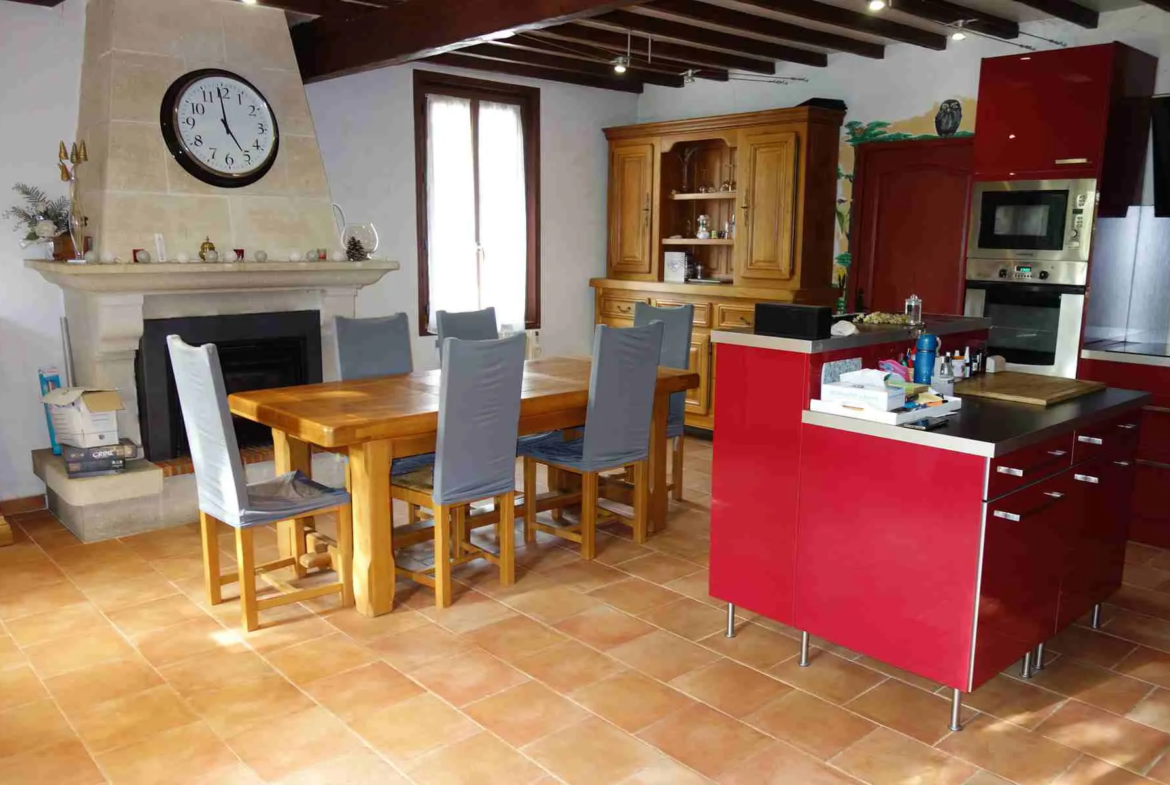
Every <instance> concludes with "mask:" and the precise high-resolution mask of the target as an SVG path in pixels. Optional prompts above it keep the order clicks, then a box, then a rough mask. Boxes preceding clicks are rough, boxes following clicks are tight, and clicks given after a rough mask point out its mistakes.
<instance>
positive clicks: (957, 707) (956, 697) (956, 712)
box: [951, 690, 963, 731]
mask: <svg viewBox="0 0 1170 785" xmlns="http://www.w3.org/2000/svg"><path fill="white" fill-rule="evenodd" d="M962 716H963V693H961V692H959V691H958V690H953V691H952V692H951V730H954V731H960V730H962V729H963V722H962Z"/></svg>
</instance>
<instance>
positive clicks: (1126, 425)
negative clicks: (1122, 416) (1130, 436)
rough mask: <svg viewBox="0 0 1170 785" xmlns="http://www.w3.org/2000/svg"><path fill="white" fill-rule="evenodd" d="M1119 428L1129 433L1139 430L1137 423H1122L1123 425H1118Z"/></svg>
mask: <svg viewBox="0 0 1170 785" xmlns="http://www.w3.org/2000/svg"><path fill="white" fill-rule="evenodd" d="M1117 427H1118V428H1124V429H1125V430H1127V431H1132V430H1134V429H1135V428H1137V423H1136V422H1126V423H1122V424H1121V425H1118V426H1117Z"/></svg>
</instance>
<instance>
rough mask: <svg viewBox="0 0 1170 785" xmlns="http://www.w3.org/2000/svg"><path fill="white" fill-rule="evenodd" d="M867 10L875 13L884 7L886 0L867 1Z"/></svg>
mask: <svg viewBox="0 0 1170 785" xmlns="http://www.w3.org/2000/svg"><path fill="white" fill-rule="evenodd" d="M868 7H869V10H870V11H873V12H874V13H877V12H878V11H881V10H882V9H883V8H885V7H886V0H869V6H868Z"/></svg>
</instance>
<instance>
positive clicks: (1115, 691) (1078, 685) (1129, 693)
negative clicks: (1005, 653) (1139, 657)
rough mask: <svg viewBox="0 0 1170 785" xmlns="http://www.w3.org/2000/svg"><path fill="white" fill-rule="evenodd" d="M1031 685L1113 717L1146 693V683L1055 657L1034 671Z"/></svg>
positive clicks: (1147, 691)
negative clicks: (1109, 713) (1087, 705)
mask: <svg viewBox="0 0 1170 785" xmlns="http://www.w3.org/2000/svg"><path fill="white" fill-rule="evenodd" d="M1031 681H1032V683H1033V684H1035V685H1036V686H1038V687H1043V688H1045V689H1049V690H1052V691H1053V692H1056V693H1060V694H1061V695H1065V696H1067V697H1069V698H1076V699H1077V700H1079V701H1081V702H1083V703H1088V704H1090V705H1092V706H1096V707H1098V708H1101V709H1105V710H1106V711H1109V712H1112V713H1114V714H1125V713H1126V712H1127V711H1129V710H1130V709H1132V708H1133V707H1134V706H1136V705H1137V704H1138V701H1140V700H1141V699H1142V698H1144V697H1145V696H1146V695H1148V694H1149V692H1150V685H1149V684H1148V683H1146V682H1142V681H1138V680H1137V679H1131V678H1129V677H1128V676H1123V675H1121V674H1119V673H1114V672H1113V671H1109V670H1105V669H1104V668H1099V667H1097V666H1096V665H1089V664H1087V663H1083V662H1078V661H1076V660H1073V659H1070V658H1068V657H1058V658H1057V659H1056V660H1055V661H1054V662H1052V663H1050V664H1049V665H1047V666H1046V667H1045V668H1044V670H1042V671H1037V672H1036V674H1035V675H1033V676H1032V679H1031Z"/></svg>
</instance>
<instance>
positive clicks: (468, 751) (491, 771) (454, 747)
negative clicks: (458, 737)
mask: <svg viewBox="0 0 1170 785" xmlns="http://www.w3.org/2000/svg"><path fill="white" fill-rule="evenodd" d="M407 771H408V773H409V774H410V777H411V779H413V780H414V781H415V782H417V783H419V785H464V783H471V782H474V783H477V784H479V783H482V785H525V783H530V782H534V781H535V780H537V779H539V778H540V777H541V776H543V774H544V771H543V770H542V769H541V768H540V767H538V766H536V765H535V764H534V763H533V762H532V761H530V760H528V759H527V758H525V757H524V756H523V755H521V754H520V753H519V752H517V751H516V750H514V749H513V748H512V747H509V746H508V745H507V744H504V743H503V742H502V741H500V740H499V739H497V738H496V737H494V736H492V735H491V734H488V733H479V734H476V735H475V736H471V737H470V738H467V739H463V740H462V741H457V742H455V743H454V744H451V745H449V746H447V747H442V748H440V749H437V750H435V751H434V752H431V753H428V754H427V755H424V756H422V757H421V758H416V759H415V760H413V761H411V762H410V763H409V764H408V765H407Z"/></svg>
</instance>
